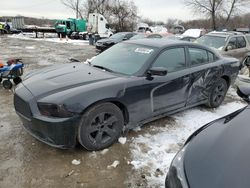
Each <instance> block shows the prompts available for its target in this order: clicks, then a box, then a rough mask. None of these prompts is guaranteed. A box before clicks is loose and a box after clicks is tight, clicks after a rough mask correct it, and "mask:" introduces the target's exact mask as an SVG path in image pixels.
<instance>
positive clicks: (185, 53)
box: [147, 45, 188, 76]
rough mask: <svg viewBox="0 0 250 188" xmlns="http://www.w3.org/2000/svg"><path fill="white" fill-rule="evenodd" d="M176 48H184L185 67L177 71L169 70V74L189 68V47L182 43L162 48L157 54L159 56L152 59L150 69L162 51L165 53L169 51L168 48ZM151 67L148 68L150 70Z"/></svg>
mask: <svg viewBox="0 0 250 188" xmlns="http://www.w3.org/2000/svg"><path fill="white" fill-rule="evenodd" d="M176 48H183V49H184V58H185V68H183V69H179V70H176V71H171V72H168V74H169V73H175V72H179V71H183V70H185V69H187V68H188V57H187V49H186V48H187V47H186V46H184V45H181V46H171V47H167V48H164V49H162V50H160V52H159V53H158V54H157V56H156V57H155V58H154V60H153V61H152V63H151V65H150V66H149V69H151V68H152V67H153V65H154V64H155V62H156V60H157V59H158V58H159V57H160V55H161V54H162V53H164V52H165V51H167V50H171V49H176ZM149 69H148V70H149ZM148 70H147V71H148ZM168 74H167V75H168ZM167 75H166V76H167Z"/></svg>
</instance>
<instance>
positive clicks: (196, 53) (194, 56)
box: [188, 48, 209, 66]
mask: <svg viewBox="0 0 250 188" xmlns="http://www.w3.org/2000/svg"><path fill="white" fill-rule="evenodd" d="M188 52H189V56H190V62H191V65H192V66H196V65H201V64H205V63H208V62H209V60H208V54H207V51H206V50H203V49H199V48H189V49H188Z"/></svg>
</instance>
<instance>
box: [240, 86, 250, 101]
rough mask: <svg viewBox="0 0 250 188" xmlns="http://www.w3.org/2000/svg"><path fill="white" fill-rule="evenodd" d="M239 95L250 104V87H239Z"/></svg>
mask: <svg viewBox="0 0 250 188" xmlns="http://www.w3.org/2000/svg"><path fill="white" fill-rule="evenodd" d="M237 94H238V95H239V96H240V97H241V98H242V99H243V100H244V101H246V102H248V103H250V87H244V86H239V87H238V88H237Z"/></svg>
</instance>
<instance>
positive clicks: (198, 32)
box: [182, 29, 203, 38]
mask: <svg viewBox="0 0 250 188" xmlns="http://www.w3.org/2000/svg"><path fill="white" fill-rule="evenodd" d="M202 31H203V30H202V29H188V30H186V31H185V32H184V33H183V34H182V35H183V36H189V37H195V38H199V37H200V36H201V34H202Z"/></svg>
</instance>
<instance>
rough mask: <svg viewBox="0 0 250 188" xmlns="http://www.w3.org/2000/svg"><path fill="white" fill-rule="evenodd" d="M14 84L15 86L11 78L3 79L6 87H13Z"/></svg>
mask: <svg viewBox="0 0 250 188" xmlns="http://www.w3.org/2000/svg"><path fill="white" fill-rule="evenodd" d="M12 86H13V84H12V83H11V81H10V80H4V81H3V87H4V88H5V89H11V88H12Z"/></svg>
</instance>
